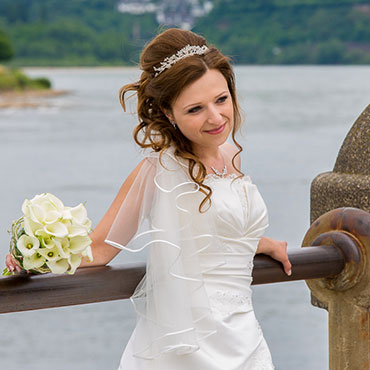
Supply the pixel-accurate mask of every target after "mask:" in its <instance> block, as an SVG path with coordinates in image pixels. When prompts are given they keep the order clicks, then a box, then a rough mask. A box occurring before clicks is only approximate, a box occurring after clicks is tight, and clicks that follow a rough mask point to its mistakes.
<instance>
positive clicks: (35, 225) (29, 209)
mask: <svg viewBox="0 0 370 370" xmlns="http://www.w3.org/2000/svg"><path fill="white" fill-rule="evenodd" d="M22 212H23V216H22V217H21V218H20V219H18V220H16V221H13V223H12V229H11V231H10V234H11V239H10V254H11V255H12V257H13V258H14V259H15V260H16V261H17V263H18V264H19V266H20V267H21V268H23V269H25V270H28V271H31V272H34V273H45V272H52V273H55V274H63V273H65V272H67V273H69V274H74V273H75V271H76V269H77V267H78V266H79V265H80V263H81V259H82V257H87V258H88V259H89V261H92V259H93V257H92V252H91V247H90V245H91V239H90V237H89V232H90V231H91V221H90V220H89V218H88V217H87V211H86V208H85V206H84V205H83V204H82V203H81V204H79V205H78V206H76V207H65V206H64V205H63V203H62V201H61V200H60V199H58V198H57V197H56V196H54V195H53V194H50V193H44V194H40V195H36V196H35V197H34V198H33V199H31V200H28V199H26V200H25V201H24V202H23V205H22ZM10 274H11V272H10V271H8V269H5V270H4V272H3V275H10Z"/></svg>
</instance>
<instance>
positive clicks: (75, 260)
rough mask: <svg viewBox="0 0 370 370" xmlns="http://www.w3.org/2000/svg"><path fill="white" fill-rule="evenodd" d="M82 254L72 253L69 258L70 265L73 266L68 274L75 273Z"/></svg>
mask: <svg viewBox="0 0 370 370" xmlns="http://www.w3.org/2000/svg"><path fill="white" fill-rule="evenodd" d="M81 259H82V258H81V256H79V255H77V254H71V255H70V257H69V258H68V262H69V265H70V266H71V268H70V270H69V271H68V274H74V273H75V272H76V269H77V267H78V266H80V264H81Z"/></svg>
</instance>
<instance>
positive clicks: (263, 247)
mask: <svg viewBox="0 0 370 370" xmlns="http://www.w3.org/2000/svg"><path fill="white" fill-rule="evenodd" d="M287 245H288V243H287V242H286V241H279V240H274V239H271V238H267V237H265V236H264V237H263V238H261V240H260V242H259V244H258V248H257V253H263V254H267V255H269V256H270V257H272V258H273V259H275V260H276V261H279V262H281V263H282V265H283V267H284V271H285V273H286V274H287V275H289V276H290V275H291V274H292V265H291V263H290V261H289V258H288V254H287Z"/></svg>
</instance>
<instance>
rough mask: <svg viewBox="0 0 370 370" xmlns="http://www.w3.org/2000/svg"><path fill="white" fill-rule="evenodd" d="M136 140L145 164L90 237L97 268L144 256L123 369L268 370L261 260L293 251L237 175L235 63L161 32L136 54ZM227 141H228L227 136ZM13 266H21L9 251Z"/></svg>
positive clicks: (191, 38) (196, 42) (182, 35)
mask: <svg viewBox="0 0 370 370" xmlns="http://www.w3.org/2000/svg"><path fill="white" fill-rule="evenodd" d="M140 67H141V69H142V74H141V77H140V80H139V81H137V82H135V83H131V84H128V85H125V86H123V88H122V89H121V92H120V100H121V104H122V106H123V108H124V109H125V99H126V93H128V92H131V91H133V92H136V93H137V98H138V105H137V113H138V118H139V122H140V123H139V124H138V126H137V127H136V128H135V131H134V139H135V141H136V142H137V144H138V145H139V146H140V147H142V148H144V149H146V152H147V153H146V155H145V157H144V159H143V160H142V161H141V162H140V163H139V164H138V166H137V167H136V168H135V169H134V170H133V171H132V173H131V174H130V175H129V176H128V177H127V179H126V181H125V182H124V183H123V185H122V187H121V189H120V190H119V192H118V194H117V196H116V198H115V199H114V201H113V203H112V205H111V206H110V208H109V209H108V211H107V213H106V214H105V216H104V217H103V219H102V220H101V222H100V223H99V224H98V226H97V227H96V228H95V229H94V231H93V232H92V233H91V235H90V236H91V238H92V240H93V244H92V250H93V256H94V262H92V263H89V262H87V261H83V263H82V265H81V266H92V265H94V266H96V265H104V264H107V263H109V262H110V261H111V260H112V259H113V258H114V256H115V255H116V254H117V253H118V252H119V251H120V250H122V249H125V250H128V251H131V252H138V251H141V250H143V249H148V254H147V268H146V274H145V277H144V278H143V280H142V281H141V282H140V283H139V284H138V286H137V288H136V290H135V292H134V294H133V296H132V297H131V301H132V303H133V305H134V308H135V310H136V312H137V324H136V327H135V329H134V332H133V333H132V336H131V338H130V340H129V342H128V344H127V346H126V348H125V351H124V353H123V355H122V359H121V363H120V367H119V369H121V370H154V369H158V370H159V369H160V370H189V369H199V370H258V369H266V370H269V369H273V368H274V367H273V364H272V359H271V355H270V352H269V349H268V347H267V344H266V342H265V340H264V337H263V334H262V332H261V329H260V326H259V324H258V322H257V320H256V318H255V315H254V312H253V307H252V301H251V298H252V292H251V287H250V286H251V282H252V269H253V258H254V255H255V254H256V253H265V254H268V255H270V256H271V257H273V258H274V259H276V260H278V261H280V262H281V263H282V265H283V268H284V270H285V272H286V273H287V274H288V275H290V274H291V265H290V262H289V260H288V257H287V253H286V249H287V243H286V242H281V241H276V240H273V239H270V238H267V237H264V236H263V233H264V231H265V229H266V228H267V226H268V220H267V210H266V206H265V204H264V202H263V199H262V198H261V195H260V194H259V192H258V190H257V187H256V186H255V185H254V184H253V183H252V181H251V180H250V178H249V177H248V176H246V175H244V174H243V173H242V171H241V163H240V152H241V151H242V147H241V146H240V144H238V142H237V141H236V138H235V135H236V133H237V131H238V129H239V128H240V125H241V117H240V112H239V107H238V102H237V97H236V90H235V81H234V74H233V70H232V68H231V66H230V63H229V59H228V58H227V57H225V56H224V55H223V54H222V53H221V52H220V51H218V50H217V49H216V48H215V47H213V46H210V45H208V44H207V42H206V40H205V39H204V38H203V37H201V36H199V35H197V34H195V33H192V32H190V31H184V30H179V29H169V30H167V31H165V32H163V33H161V34H159V35H158V36H156V37H155V38H154V39H153V40H152V41H151V42H150V43H149V44H148V45H147V46H146V47H145V48H144V50H143V52H142V54H141V58H140ZM229 136H231V139H232V141H233V144H231V143H228V142H227V139H228V138H229ZM7 266H8V268H9V269H10V270H14V269H16V268H17V267H16V265H15V263H14V261H13V260H12V259H11V257H10V255H8V256H7Z"/></svg>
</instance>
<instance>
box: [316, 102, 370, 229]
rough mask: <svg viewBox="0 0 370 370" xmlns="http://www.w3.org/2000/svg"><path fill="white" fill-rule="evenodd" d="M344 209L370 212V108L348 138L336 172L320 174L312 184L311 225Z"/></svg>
mask: <svg viewBox="0 0 370 370" xmlns="http://www.w3.org/2000/svg"><path fill="white" fill-rule="evenodd" d="M340 207H355V208H359V209H363V210H365V211H367V212H370V105H368V106H367V108H366V109H365V110H364V111H363V112H362V113H361V115H360V117H358V119H357V120H356V122H355V123H354V125H353V126H352V128H351V130H350V131H349V133H348V135H347V137H346V138H345V140H344V142H343V144H342V147H341V148H340V151H339V154H338V157H337V161H336V163H335V166H334V170H333V171H332V172H325V173H322V174H320V175H318V176H317V177H316V178H315V179H314V180H313V181H312V184H311V223H312V222H314V221H315V220H316V219H317V218H318V217H319V216H321V215H322V214H324V213H325V212H328V211H330V210H332V209H335V208H340Z"/></svg>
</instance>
